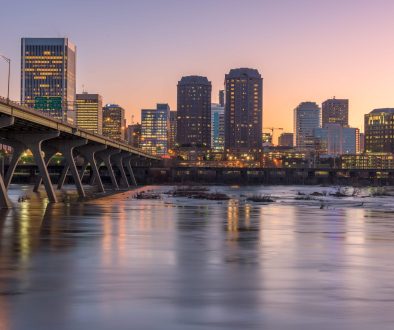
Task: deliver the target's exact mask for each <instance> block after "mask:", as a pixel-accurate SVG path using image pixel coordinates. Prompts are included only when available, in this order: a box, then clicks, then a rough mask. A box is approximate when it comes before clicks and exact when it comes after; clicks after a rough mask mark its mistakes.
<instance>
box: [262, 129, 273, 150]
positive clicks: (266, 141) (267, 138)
mask: <svg viewBox="0 0 394 330" xmlns="http://www.w3.org/2000/svg"><path fill="white" fill-rule="evenodd" d="M261 139H262V141H263V146H264V147H270V146H272V133H266V132H263V133H262V137H261Z"/></svg>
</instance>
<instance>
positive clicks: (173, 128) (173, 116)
mask: <svg viewBox="0 0 394 330" xmlns="http://www.w3.org/2000/svg"><path fill="white" fill-rule="evenodd" d="M177 116H178V114H177V111H176V110H171V111H170V131H169V132H168V149H171V150H173V149H174V148H175V147H176V132H177Z"/></svg>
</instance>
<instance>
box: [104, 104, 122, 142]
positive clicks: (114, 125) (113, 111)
mask: <svg viewBox="0 0 394 330" xmlns="http://www.w3.org/2000/svg"><path fill="white" fill-rule="evenodd" d="M125 124H126V123H125V111H124V109H123V108H122V107H120V106H119V105H117V104H106V105H105V106H104V107H103V135H104V136H107V137H109V138H110V139H112V140H116V141H123V140H124V139H125V126H126V125H125Z"/></svg>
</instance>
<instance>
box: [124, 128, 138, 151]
mask: <svg viewBox="0 0 394 330" xmlns="http://www.w3.org/2000/svg"><path fill="white" fill-rule="evenodd" d="M126 141H127V143H128V144H130V145H131V146H132V147H134V148H141V124H138V123H137V124H132V125H128V126H127V129H126Z"/></svg>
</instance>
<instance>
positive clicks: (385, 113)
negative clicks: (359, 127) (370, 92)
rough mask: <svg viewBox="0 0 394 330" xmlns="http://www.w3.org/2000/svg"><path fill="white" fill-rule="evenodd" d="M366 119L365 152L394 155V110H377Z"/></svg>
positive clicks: (366, 116)
mask: <svg viewBox="0 0 394 330" xmlns="http://www.w3.org/2000/svg"><path fill="white" fill-rule="evenodd" d="M364 119H365V122H364V130H365V151H366V152H391V153H394V109H391V108H384V109H375V110H373V111H371V112H370V113H369V114H366V115H365V117H364Z"/></svg>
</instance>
